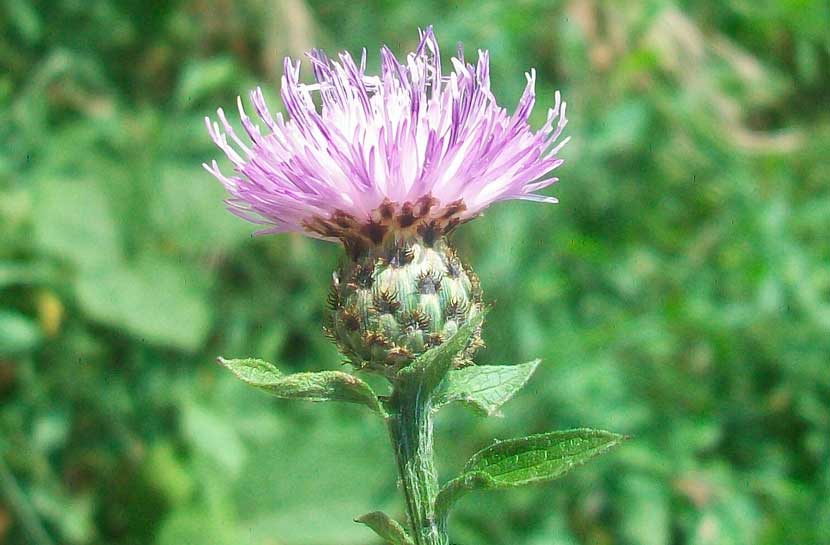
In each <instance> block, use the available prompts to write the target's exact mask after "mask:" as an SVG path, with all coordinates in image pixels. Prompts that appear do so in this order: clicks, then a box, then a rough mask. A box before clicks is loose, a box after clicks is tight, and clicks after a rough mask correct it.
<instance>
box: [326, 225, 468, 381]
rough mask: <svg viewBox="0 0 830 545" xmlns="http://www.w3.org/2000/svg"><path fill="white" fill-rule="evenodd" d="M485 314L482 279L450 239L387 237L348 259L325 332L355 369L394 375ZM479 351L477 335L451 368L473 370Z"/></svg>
mask: <svg viewBox="0 0 830 545" xmlns="http://www.w3.org/2000/svg"><path fill="white" fill-rule="evenodd" d="M481 312H482V293H481V288H480V286H479V282H478V277H477V276H476V275H475V273H474V272H472V270H470V269H469V267H467V266H466V265H465V264H463V263H462V262H461V261H460V259H459V258H458V256H457V255H456V253H455V251H454V250H453V248H452V247H451V246H450V244H449V242H448V241H447V239H446V238H445V237H438V238H434V239H433V238H431V237H429V236H426V237H425V236H421V235H414V236H409V237H407V238H401V237H388V238H387V239H386V240H384V242H383V243H381V244H378V245H375V246H370V247H368V248H366V249H364V250H363V251H362V252H361V253H360V254H358V255H356V256H355V255H351V254H350V255H349V257H347V258H344V260H343V262H342V263H341V266H340V268H339V270H338V271H337V272H335V273H334V275H333V280H332V286H331V293H330V295H329V310H328V316H327V320H326V326H325V329H326V333H327V334H328V335H329V336H330V337H331V338H332V339H333V340H334V341H335V342H336V343H337V346H338V347H339V348H340V350H341V351H342V352H343V354H345V355H346V356H347V357H348V358H349V359H350V360H351V362H352V363H353V364H354V365H356V366H357V367H359V368H364V369H369V370H379V371H382V372H384V373H386V374H390V373H392V372H394V371H395V370H396V369H399V368H400V367H403V366H405V365H408V364H409V363H410V362H412V360H414V359H415V358H416V357H417V356H418V355H420V354H423V353H424V352H425V351H426V350H428V349H430V348H433V347H436V346H438V345H440V344H442V343H443V342H445V341H446V340H447V339H448V338H450V337H451V336H452V335H454V334H455V333H456V332H457V331H458V328H459V327H460V326H462V325H464V324H466V323H467V322H469V321H470V320H471V319H472V318H474V317H475V316H477V315H478V314H480V313H481ZM481 344H482V342H481V335H480V328H479V329H478V330H477V331H476V332H475V335H473V336H472V338H471V339H470V341H469V343H468V344H467V345H466V348H465V349H464V350H463V351H462V352H461V353H460V354H459V355H458V357H457V358H456V360H455V362H454V366H455V367H462V366H464V365H468V364H470V363H471V362H472V361H471V357H472V355H473V353H474V352H475V351H476V349H477V348H479V347H480V346H481Z"/></svg>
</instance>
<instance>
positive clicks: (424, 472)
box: [387, 389, 449, 545]
mask: <svg viewBox="0 0 830 545" xmlns="http://www.w3.org/2000/svg"><path fill="white" fill-rule="evenodd" d="M390 409H391V411H390V415H389V417H388V418H387V424H388V427H389V434H390V436H391V439H392V446H393V448H394V449H395V459H396V461H397V463H398V473H399V475H400V480H401V487H402V488H403V493H404V498H405V500H406V509H407V513H408V515H409V524H410V527H411V530H412V538H413V540H414V541H415V545H448V543H449V540H448V537H447V534H446V531H445V530H444V529H443V525H441V526H440V527H439V523H438V521H437V520H436V519H435V497H436V495H437V494H438V476H437V474H436V472H435V464H434V462H433V448H432V407H431V405H430V401H429V396H422V395H421V390H420V389H416V390H415V391H414V392H405V391H398V392H396V395H394V396H393V399H392V400H391V403H390Z"/></svg>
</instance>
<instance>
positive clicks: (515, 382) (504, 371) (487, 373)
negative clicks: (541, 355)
mask: <svg viewBox="0 0 830 545" xmlns="http://www.w3.org/2000/svg"><path fill="white" fill-rule="evenodd" d="M540 361H541V360H533V361H530V362H527V363H522V364H520V365H473V366H470V367H465V368H463V369H457V370H453V371H450V372H449V373H448V374H447V377H446V378H445V379H444V381H443V382H442V383H441V385H440V386H439V387H438V390H437V391H436V393H435V399H434V401H433V408H435V409H438V408H440V407H443V406H444V405H447V404H449V403H453V402H456V401H458V402H461V403H466V404H468V405H470V406H471V407H472V408H473V409H475V410H476V411H477V412H480V413H481V414H483V415H484V416H494V415H499V414H500V412H499V409H501V407H502V405H504V404H505V403H507V402H508V401H509V400H510V399H511V398H512V397H513V396H514V395H515V394H516V392H518V391H519V390H520V389H521V388H522V387H523V386H524V385H525V384H527V381H528V380H529V379H530V376H531V375H532V374H533V372H534V371H536V368H537V367H538V366H539V362H540Z"/></svg>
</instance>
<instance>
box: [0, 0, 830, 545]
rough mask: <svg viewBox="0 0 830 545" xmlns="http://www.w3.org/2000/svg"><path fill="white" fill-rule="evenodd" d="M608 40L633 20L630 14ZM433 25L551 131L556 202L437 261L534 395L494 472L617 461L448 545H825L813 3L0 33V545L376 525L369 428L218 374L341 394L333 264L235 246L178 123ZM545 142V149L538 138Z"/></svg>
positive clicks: (515, 417) (130, 5) (828, 293)
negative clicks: (575, 442) (454, 269)
mask: <svg viewBox="0 0 830 545" xmlns="http://www.w3.org/2000/svg"><path fill="white" fill-rule="evenodd" d="M624 6H627V7H624ZM429 23H434V24H435V25H436V29H437V32H438V37H439V39H440V40H441V42H442V45H443V46H444V50H445V53H450V52H452V51H454V45H455V42H456V41H457V40H461V41H463V42H465V43H466V45H467V47H468V50H470V51H475V49H476V48H479V47H481V48H489V49H490V50H491V53H492V65H493V66H492V73H493V75H494V87H495V90H496V92H497V95H498V96H499V97H502V99H503V102H504V103H505V104H508V105H509V104H515V101H516V100H517V99H518V97H519V95H520V92H521V89H522V87H523V85H524V78H523V75H522V73H523V71H524V70H526V69H528V68H530V67H534V66H535V67H536V68H537V69H538V72H539V79H540V89H539V91H540V99H539V102H540V104H541V105H544V103H545V102H549V101H550V100H552V96H553V90H554V89H555V88H560V89H562V91H563V93H564V95H565V97H566V98H567V99H568V101H569V112H570V113H571V115H570V117H571V124H570V128H569V132H570V134H571V135H572V136H573V142H572V143H571V144H570V145H569V146H568V147H567V148H566V154H565V156H566V158H567V160H568V161H567V162H566V164H565V166H564V167H563V168H562V169H561V170H560V171H559V172H560V176H561V178H562V182H560V184H558V185H556V186H554V189H553V190H552V191H551V193H552V194H555V195H557V196H558V197H559V198H560V200H561V203H562V204H560V205H558V206H551V207H546V206H541V205H533V204H527V203H517V204H503V205H499V206H497V207H494V208H493V209H492V210H491V211H488V213H487V215H486V217H485V218H483V219H481V220H478V221H476V222H473V223H472V224H470V225H469V226H466V227H465V228H464V229H463V230H462V231H461V232H460V233H458V235H457V236H456V242H457V244H458V245H459V247H460V248H461V252H462V253H463V255H464V256H465V257H466V259H467V260H468V261H469V262H471V263H472V264H474V266H475V268H476V270H477V271H478V273H479V275H480V276H481V278H482V280H483V285H484V287H485V290H486V293H487V294H488V297H489V300H490V301H492V302H493V303H494V310H493V311H492V312H491V314H490V318H489V322H488V325H487V327H486V329H485V338H486V340H487V341H488V344H489V348H488V349H487V350H486V352H484V353H483V354H482V356H481V358H480V361H482V362H486V363H502V362H519V361H526V360H528V359H531V358H533V357H536V356H542V357H543V358H544V360H545V362H546V363H545V365H544V368H543V369H542V370H541V371H540V372H539V373H538V375H537V376H536V377H535V379H534V381H533V382H532V383H531V386H530V387H529V388H528V389H527V390H526V391H525V392H524V393H522V394H521V395H520V396H519V397H518V398H517V399H516V400H514V401H513V402H512V404H511V405H509V406H508V407H507V410H506V417H505V418H504V419H497V420H484V419H480V418H478V417H476V416H474V415H470V414H467V413H466V412H465V411H464V410H463V409H457V410H452V411H448V412H447V413H446V414H444V415H443V416H442V417H441V419H440V421H439V422H438V449H439V450H438V452H439V458H440V469H441V470H442V474H443V476H444V477H445V478H446V477H449V476H450V475H451V474H452V472H454V471H457V470H458V469H459V468H460V466H461V465H462V464H463V462H464V460H465V459H466V458H467V457H468V456H469V455H470V454H471V453H472V452H474V451H475V450H477V449H478V448H480V447H482V446H484V445H485V444H487V443H488V441H489V440H490V439H491V438H492V437H494V436H497V437H501V438H507V437H511V436H517V435H520V434H522V433H530V432H539V431H546V430H550V429H556V428H565V427H570V426H593V427H600V428H607V429H611V430H615V431H622V432H626V433H630V434H633V435H634V436H635V440H634V441H631V442H629V443H628V444H627V445H626V446H625V447H624V448H622V449H620V450H618V451H617V452H616V453H615V454H614V455H612V456H609V457H608V458H607V459H606V460H603V461H600V462H595V463H592V464H591V465H589V466H586V467H584V468H581V469H580V470H579V471H577V472H575V473H574V474H572V475H571V476H569V477H567V478H566V479H564V480H562V481H559V482H558V483H556V484H555V485H553V486H544V487H537V488H532V489H528V490H517V491H514V492H510V493H505V494H495V493H493V494H489V495H488V494H482V495H477V496H475V497H470V498H467V499H465V500H464V501H463V502H462V505H461V509H460V511H458V512H457V514H456V515H455V517H454V519H453V523H452V531H453V537H454V541H455V542H457V543H459V544H461V545H474V544H482V545H484V544H523V545H550V544H558V545H575V544H579V543H586V544H587V543H591V544H600V545H602V544H612V543H615V544H616V543H620V544H644V545H660V544H689V545H692V544H695V545H704V544H713V545H714V544H718V545H730V544H736V545H737V544H748V543H752V544H761V545H764V544H767V545H769V544H777V543H782V544H783V543H787V544H789V543H798V544H801V545H807V544H811V543H815V544H827V543H830V462H829V460H830V366H829V365H828V364H829V363H830V334H828V333H830V267H828V260H830V237H829V236H828V232H830V163H829V162H828V151H829V150H830V110H828V107H827V106H828V103H830V31H828V29H830V4H827V3H826V2H824V1H822V0H814V1H813V0H789V1H771V0H758V1H752V2H749V1H738V2H729V3H727V2H691V1H689V2H679V1H677V2H658V1H656V0H648V1H644V2H637V3H629V4H623V3H610V2H609V3H604V2H579V1H550V2H549V1H544V0H536V1H534V0H515V1H511V2H497V1H494V0H477V1H459V2H445V1H439V0H430V1H425V2H417V3H415V2H399V1H385V2H379V1H373V2H367V3H360V4H357V5H356V4H355V3H353V2H351V1H346V0H325V1H324V0H313V1H312V0H308V1H307V2H304V1H303V0H238V1H234V2H231V1H229V0H178V1H169V2H168V1H163V0H152V1H146V2H141V1H138V0H124V1H114V0H110V1H103V0H91V1H88V2H82V1H80V0H54V1H45V0H0V63H2V71H0V142H2V146H0V301H2V305H0V434H1V435H0V449H2V451H1V452H0V453H1V454H2V463H1V464H0V492H1V493H2V494H0V543H2V544H13V545H18V544H24V543H25V544H34V545H47V544H49V543H55V544H67V545H88V544H116V543H117V544H124V545H149V544H154V545H190V544H192V545H241V544H251V545H254V544H257V545H324V544H325V545H328V544H338V545H351V544H354V545H358V544H370V543H375V542H374V541H372V539H373V538H372V536H371V534H370V533H369V532H368V531H367V530H366V529H365V528H362V527H360V526H358V525H356V524H353V523H352V522H351V520H352V518H353V517H354V516H356V515H359V514H362V513H364V512H367V511H370V510H374V509H379V508H383V509H387V510H389V511H390V512H393V513H396V514H398V515H400V514H401V511H402V504H401V501H400V498H399V496H398V491H397V490H396V486H395V478H394V469H393V465H392V463H391V451H390V449H389V447H388V445H387V444H386V443H385V441H386V438H385V436H384V430H383V429H382V426H381V424H380V423H379V422H378V421H376V420H374V419H373V418H372V417H371V416H369V415H368V414H364V412H362V411H360V410H359V409H353V408H351V407H346V406H338V407H329V406H307V405H302V404H293V403H286V402H279V401H274V400H271V399H270V398H268V397H267V396H265V395H263V394H261V393H259V392H256V391H249V390H248V389H247V388H245V387H244V386H243V385H241V384H237V383H236V382H235V380H234V379H232V378H231V377H230V376H229V374H227V373H222V372H221V371H220V369H219V368H218V367H217V366H215V365H213V364H212V363H211V362H212V361H213V359H214V358H215V357H216V356H217V355H220V354H221V355H225V356H249V355H255V356H260V357H264V358H267V359H270V360H272V361H277V362H279V363H280V364H281V366H282V367H283V368H284V369H286V370H292V369H293V370H300V369H320V368H337V367H338V365H339V359H338V356H337V354H336V352H335V350H334V349H333V347H332V346H330V345H329V344H328V342H327V341H326V340H325V339H324V337H323V336H322V334H321V332H320V327H319V324H320V318H321V309H322V306H323V301H324V299H325V291H326V287H327V282H328V278H329V271H330V270H331V269H333V267H334V265H335V263H336V261H337V255H338V249H337V248H336V247H335V245H327V244H324V243H320V242H315V241H310V240H307V239H305V238H302V237H299V236H272V237H264V238H256V239H254V238H251V237H250V235H249V233H250V231H251V230H252V229H251V226H249V225H245V224H244V223H243V222H242V221H241V220H237V219H235V218H234V217H232V216H231V215H230V214H228V213H226V212H224V211H223V209H222V203H221V200H222V191H221V188H220V187H219V185H218V184H217V183H216V182H215V181H214V180H212V179H211V178H210V177H209V175H208V174H207V173H205V172H204V171H203V170H202V169H201V168H200V166H199V165H200V163H201V162H203V161H206V160H208V159H210V158H213V157H216V156H218V154H219V152H218V151H216V150H214V149H213V148H212V145H211V144H210V142H209V139H208V137H207V135H206V133H205V130H204V126H203V121H202V118H203V117H204V116H205V115H206V114H212V113H213V111H214V109H215V108H216V107H217V106H220V105H222V106H224V107H225V108H226V109H228V110H233V106H234V100H235V97H236V96H237V95H238V94H244V93H246V92H247V90H248V89H250V88H252V87H253V86H254V85H256V84H257V83H260V82H262V83H263V84H264V85H265V86H266V87H267V89H268V91H269V93H270V95H271V97H272V101H271V103H272V105H273V106H274V107H276V105H277V101H276V100H275V99H276V89H277V82H278V78H279V76H280V74H281V63H280V62H279V60H280V58H281V57H282V56H283V55H285V54H291V55H299V54H300V53H301V52H302V51H303V50H306V49H308V48H309V47H311V46H313V45H323V46H327V47H330V48H333V49H344V48H346V49H349V50H351V51H353V52H358V51H359V48H360V47H363V46H366V47H367V48H368V49H369V52H370V55H369V59H370V62H371V63H375V65H376V63H377V56H376V52H377V48H378V47H379V45H380V44H381V43H383V42H385V43H387V44H389V45H390V46H391V47H392V48H393V49H394V50H396V51H398V52H404V51H408V50H410V49H411V48H412V47H413V45H414V44H415V42H416V39H417V32H416V28H417V27H418V26H424V25H426V24H429ZM543 111H544V108H539V112H537V114H538V116H537V117H536V118H535V122H537V123H540V122H541V115H542V114H541V112H543Z"/></svg>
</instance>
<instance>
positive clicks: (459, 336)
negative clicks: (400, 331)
mask: <svg viewBox="0 0 830 545" xmlns="http://www.w3.org/2000/svg"><path fill="white" fill-rule="evenodd" d="M487 310H488V309H486V308H485V309H484V310H482V311H481V312H480V313H479V314H478V315H476V316H474V317H473V318H472V319H471V320H470V321H468V322H467V323H466V324H464V325H463V326H461V327H459V328H458V331H456V333H455V335H453V336H452V337H450V338H449V339H447V340H446V341H445V342H444V343H442V344H440V345H438V346H436V347H435V348H431V349H430V350H427V351H426V352H424V353H423V354H421V355H420V356H418V357H417V358H416V359H415V361H413V362H412V363H411V364H410V365H408V366H406V367H404V368H403V369H401V370H400V371H399V372H398V375H397V377H396V378H397V379H398V381H399V382H408V383H410V384H411V383H412V382H414V383H415V384H416V385H417V387H418V390H419V391H420V392H421V394H427V395H429V394H431V393H432V392H433V391H434V390H435V388H436V387H437V386H438V385H439V384H440V383H441V381H442V380H444V377H446V376H447V372H449V370H450V368H451V367H452V360H453V358H454V357H455V356H456V355H457V354H458V353H459V352H461V351H462V350H464V348H465V347H466V346H467V343H468V342H469V340H470V337H472V336H473V334H474V333H475V332H476V329H478V328H479V327H481V324H482V322H483V321H484V316H485V315H486V314H487Z"/></svg>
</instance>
